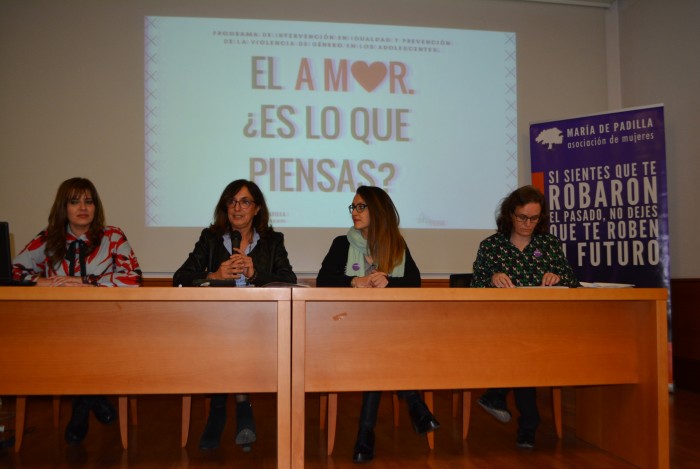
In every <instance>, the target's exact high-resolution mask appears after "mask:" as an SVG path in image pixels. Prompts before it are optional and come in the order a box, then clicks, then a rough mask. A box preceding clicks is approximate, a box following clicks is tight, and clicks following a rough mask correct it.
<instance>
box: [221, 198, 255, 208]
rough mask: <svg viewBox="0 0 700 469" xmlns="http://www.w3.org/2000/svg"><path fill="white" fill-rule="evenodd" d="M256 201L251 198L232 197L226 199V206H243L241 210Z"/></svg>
mask: <svg viewBox="0 0 700 469" xmlns="http://www.w3.org/2000/svg"><path fill="white" fill-rule="evenodd" d="M254 203H255V201H254V200H250V199H241V200H236V199H230V200H228V201H226V206H227V207H228V208H236V205H238V206H240V207H241V210H248V209H249V208H250V207H251V205H253V204H254Z"/></svg>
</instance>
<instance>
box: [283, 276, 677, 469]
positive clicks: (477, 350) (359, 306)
mask: <svg viewBox="0 0 700 469" xmlns="http://www.w3.org/2000/svg"><path fill="white" fill-rule="evenodd" d="M666 299H667V292H666V290H664V289H559V288H551V289H537V288H526V289H510V290H501V289H498V290H497V289H388V290H370V289H336V288H317V289H294V290H293V292H292V309H293V311H294V314H293V319H292V467H293V468H301V467H303V466H304V421H305V420H304V414H305V410H304V396H305V393H306V392H342V391H363V390H401V389H470V388H485V387H519V386H575V387H576V434H577V436H578V437H579V438H581V439H583V440H585V441H588V442H590V443H592V444H593V445H595V446H597V447H599V448H602V449H604V450H607V451H609V452H611V453H614V454H616V455H618V456H619V457H621V458H623V459H625V460H627V461H629V462H631V463H632V464H634V465H636V466H639V467H645V468H646V467H649V468H667V467H668V466H669V458H670V456H669V423H668V417H669V416H668V412H669V409H668V386H667V377H668V373H667V367H668V360H667V353H668V350H667V317H666Z"/></svg>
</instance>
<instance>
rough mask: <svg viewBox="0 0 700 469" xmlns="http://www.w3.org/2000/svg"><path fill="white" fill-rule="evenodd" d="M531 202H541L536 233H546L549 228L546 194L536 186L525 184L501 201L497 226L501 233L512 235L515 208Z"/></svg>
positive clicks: (497, 214)
mask: <svg viewBox="0 0 700 469" xmlns="http://www.w3.org/2000/svg"><path fill="white" fill-rule="evenodd" d="M529 203H537V204H540V219H539V220H538V221H537V225H536V226H535V230H534V233H535V234H545V233H547V231H548V229H549V210H548V209H547V200H546V199H545V197H544V194H542V192H540V191H539V189H537V188H536V187H534V186H523V187H520V188H518V189H516V190H514V191H513V192H511V193H510V194H509V195H508V196H507V197H506V198H505V199H503V200H502V201H501V205H500V206H499V208H498V210H497V211H496V228H497V230H498V232H499V233H503V234H504V235H506V236H510V234H511V233H512V232H513V215H514V214H515V209H516V208H518V207H522V206H523V205H527V204H529Z"/></svg>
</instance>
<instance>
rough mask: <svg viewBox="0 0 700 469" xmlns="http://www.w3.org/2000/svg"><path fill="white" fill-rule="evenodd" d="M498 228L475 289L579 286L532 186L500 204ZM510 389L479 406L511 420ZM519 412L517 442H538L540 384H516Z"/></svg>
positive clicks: (479, 264)
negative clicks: (536, 387)
mask: <svg viewBox="0 0 700 469" xmlns="http://www.w3.org/2000/svg"><path fill="white" fill-rule="evenodd" d="M496 227H497V232H496V233H495V234H493V235H491V236H489V237H488V238H486V239H485V240H483V241H482V242H481V244H480V245H479V251H478V252H477V255H476V260H475V261H474V268H473V271H474V274H473V277H472V281H471V286H472V287H487V288H488V287H490V288H513V287H530V286H543V287H551V286H566V287H577V286H578V285H579V283H578V280H577V279H576V276H575V275H574V271H573V270H572V269H571V266H569V264H568V262H567V261H566V257H565V256H564V252H563V251H562V248H561V243H560V241H559V239H557V237H556V236H554V235H551V234H549V232H548V228H549V213H548V210H547V204H546V200H545V197H544V195H543V194H542V193H541V192H540V191H539V190H538V189H536V188H535V187H533V186H524V187H521V188H519V189H516V190H515V191H513V192H512V193H510V195H508V196H507V197H506V198H505V199H503V201H502V202H501V206H500V208H499V210H498V215H497V217H496ZM509 390H510V389H508V388H503V389H489V390H488V391H486V393H484V395H482V396H481V397H480V398H479V401H478V403H479V405H480V406H481V407H482V408H483V409H484V410H486V411H487V412H488V413H489V414H491V415H492V416H493V417H495V418H496V419H497V420H499V421H500V422H503V423H506V422H509V421H510V418H511V414H510V411H509V410H508V408H507V406H506V395H507V394H508V391H509ZM515 404H516V406H517V407H518V411H519V412H520V417H519V418H518V433H517V440H516V444H517V445H518V447H520V448H527V449H531V448H534V446H535V432H536V430H537V426H538V425H539V422H540V416H539V412H538V411H537V396H536V392H535V388H516V389H515Z"/></svg>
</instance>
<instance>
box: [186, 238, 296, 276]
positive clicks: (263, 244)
mask: <svg viewBox="0 0 700 469" xmlns="http://www.w3.org/2000/svg"><path fill="white" fill-rule="evenodd" d="M230 256H231V254H229V252H228V251H227V250H226V247H225V246H224V240H223V237H222V236H219V235H216V234H215V233H214V232H212V231H211V230H210V229H209V228H205V229H204V230H202V234H201V235H200V237H199V241H197V243H196V244H195V245H194V251H192V252H191V253H190V255H189V257H188V258H187V260H186V261H185V263H184V264H182V266H181V267H180V268H179V269H177V272H175V275H173V285H174V286H178V285H182V286H183V287H191V286H192V285H193V282H194V281H195V280H202V279H205V278H206V277H207V274H209V273H210V272H216V271H217V270H218V269H219V266H220V265H221V263H222V262H223V261H225V260H227V259H228V258H229V257H230ZM250 257H251V258H252V259H253V266H254V267H255V270H256V271H257V275H256V276H255V279H254V281H253V284H254V285H255V286H262V285H266V284H268V283H271V282H284V283H296V281H297V276H296V275H295V274H294V272H293V271H292V265H291V264H290V263H289V256H288V255H287V250H286V249H285V247H284V235H283V234H282V233H278V232H276V231H268V232H267V233H266V234H265V235H260V239H259V240H258V244H257V245H256V246H255V248H253V250H252V251H251V252H250Z"/></svg>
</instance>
